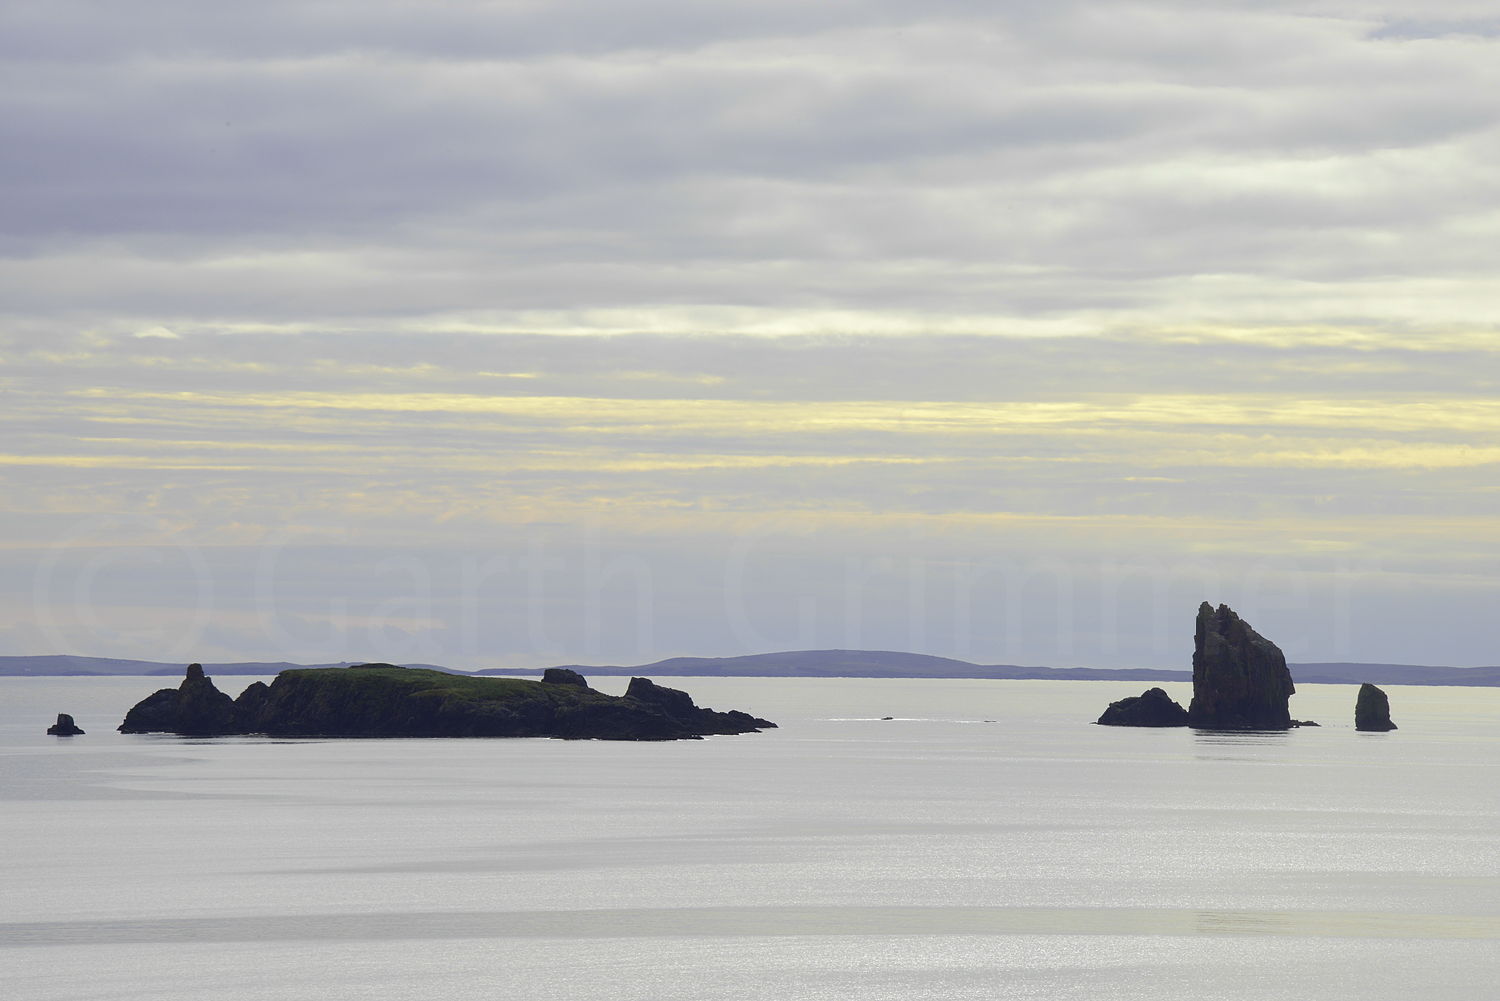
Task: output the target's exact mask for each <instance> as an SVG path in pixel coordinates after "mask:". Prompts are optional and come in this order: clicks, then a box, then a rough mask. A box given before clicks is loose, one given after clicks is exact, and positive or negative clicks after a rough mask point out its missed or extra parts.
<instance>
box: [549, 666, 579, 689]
mask: <svg viewBox="0 0 1500 1001" xmlns="http://www.w3.org/2000/svg"><path fill="white" fill-rule="evenodd" d="M542 684H544V685H577V686H578V687H579V688H587V687H589V683H588V681H587V680H586V679H585V678H584V676H583V675H581V674H579V673H578V672H577V671H571V670H569V669H568V668H566V667H549V668H547V670H545V671H543V672H542Z"/></svg>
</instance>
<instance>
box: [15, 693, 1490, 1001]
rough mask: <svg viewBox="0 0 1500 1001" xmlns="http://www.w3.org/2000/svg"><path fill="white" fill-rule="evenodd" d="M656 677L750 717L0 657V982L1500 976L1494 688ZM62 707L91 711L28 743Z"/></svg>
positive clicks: (260, 992)
mask: <svg viewBox="0 0 1500 1001" xmlns="http://www.w3.org/2000/svg"><path fill="white" fill-rule="evenodd" d="M250 680H253V679H248V678H224V679H220V683H221V687H222V688H223V689H225V690H226V691H229V692H230V693H231V694H237V693H238V692H239V691H240V689H242V688H243V687H244V685H245V684H247V683H248V682H249V681H250ZM663 680H664V681H665V683H667V684H670V685H673V686H674V687H682V688H685V689H687V690H688V691H689V692H691V693H692V694H693V695H694V697H695V698H696V699H697V701H698V703H699V704H700V705H709V706H712V707H714V708H718V709H730V708H733V709H743V710H747V711H749V712H752V713H755V714H756V715H759V716H765V717H767V718H769V719H773V720H776V721H777V722H778V723H780V724H781V725H782V728H781V729H780V730H774V731H770V732H767V733H764V734H758V735H756V734H752V735H745V736H739V737H720V738H712V739H709V740H705V741H683V742H677V743H667V744H620V743H605V742H563V741H550V740H309V741H278V740H266V739H217V740H188V739H181V738H175V737H161V736H124V735H121V734H118V733H116V732H115V731H114V727H115V726H117V725H118V724H119V722H120V720H121V718H123V716H124V714H125V711H126V709H128V708H129V706H130V705H131V704H133V703H134V702H136V701H137V700H139V699H140V698H142V697H144V696H145V695H147V694H149V693H150V692H151V691H152V690H154V689H155V688H157V687H160V686H161V685H162V684H163V683H164V682H163V681H162V680H160V679H143V678H65V679H32V678H3V679H0V696H3V702H0V835H3V845H4V850H3V852H0V873H3V881H0V887H3V899H0V974H3V980H4V982H5V983H6V985H7V993H8V994H9V996H12V997H18V998H27V999H31V1001H45V999H68V1001H83V999H96V998H97V999H104V998H109V999H124V998H149V999H153V1001H156V999H178V998H181V999H193V1001H200V999H202V998H205V997H214V998H288V999H291V998H296V999H299V1001H303V999H308V998H318V999H333V1001H340V999H364V998H372V999H373V998H403V999H404V998H413V999H427V998H433V999H438V998H441V999H452V998H471V997H492V998H535V999H553V998H556V999H568V1001H577V999H596V998H597V999H609V1001H621V999H637V998H639V999H648V998H649V999H677V998H683V999H686V998H704V999H710V998H711V999H721V998H722V999H728V998H733V999H761V998H764V999H779V1001H780V999H831V998H859V999H885V998H891V999H911V998H945V999H946V998H1028V999H1029V998H1080V999H1082V998H1089V999H1097V998H1150V999H1161V998H1195V999H1213V998H1226V999H1227V998H1233V999H1251V998H1254V999H1257V1001H1260V999H1264V998H1267V997H1276V998H1283V999H1285V998H1292V999H1300V998H1307V999H1314V998H1316V999H1320V1001H1326V999H1331V998H1361V999H1368V998H1391V999H1397V998H1400V999H1408V998H1413V997H1422V998H1465V999H1468V998H1475V999H1478V998H1490V997H1493V996H1495V992H1496V985H1497V984H1500V739H1497V738H1500V726H1497V724H1500V691H1497V690H1493V689H1490V690H1486V689H1458V688H1404V687H1395V686H1393V687H1390V688H1388V689H1387V691H1388V692H1389V693H1390V696H1391V704H1392V714H1393V716H1394V718H1395V719H1396V722H1397V723H1398V724H1399V725H1400V726H1401V729H1400V730H1398V731H1396V732H1395V733H1390V734H1361V733H1357V732H1355V731H1354V729H1353V707H1354V695H1355V689H1354V688H1353V687H1350V686H1317V685H1308V686H1303V688H1302V689H1301V690H1300V691H1299V693H1298V695H1297V696H1296V697H1295V698H1294V699H1293V715H1294V716H1295V717H1297V718H1299V719H1314V720H1317V721H1318V722H1320V723H1322V724H1323V725H1322V727H1320V728H1317V729H1302V730H1295V731H1292V732H1290V733H1286V734H1264V735H1226V734H1207V733H1194V732H1192V731H1189V730H1185V729H1177V730H1161V731H1152V730H1127V729H1116V728H1108V727H1098V726H1093V725H1090V721H1091V720H1093V719H1095V718H1096V717H1097V716H1098V714H1099V713H1100V712H1101V711H1102V710H1103V708H1104V706H1105V705H1106V704H1107V703H1108V702H1110V701H1111V700H1113V699H1117V698H1121V697H1123V696H1125V695H1133V694H1139V692H1140V690H1141V688H1142V687H1144V686H1143V685H1142V684H1140V683H1138V682H1137V683H1130V684H1125V683H1118V682H1066V681H1064V682H1049V681H914V680H899V681H873V680H826V681H825V680H805V679H794V680H787V679H774V680H773V679H755V678H749V679H708V678H689V679H678V680H673V679H663ZM625 683H626V679H609V678H605V679H596V681H595V684H596V687H599V688H601V689H602V690H605V691H610V692H614V693H616V694H618V693H620V692H622V691H623V690H624V685H625ZM1164 687H1167V688H1168V689H1169V691H1170V692H1171V694H1172V695H1173V696H1174V697H1175V698H1178V699H1179V700H1180V701H1182V702H1184V703H1186V701H1187V697H1188V695H1189V692H1188V690H1187V686H1186V685H1178V686H1171V685H1168V686H1164ZM59 712H69V713H72V714H73V715H74V716H75V717H76V718H77V720H78V722H79V725H81V726H82V727H83V728H84V729H85V730H86V731H88V732H87V734H86V735H85V736H82V737H74V738H56V737H48V736H46V735H45V734H44V732H43V731H44V730H45V728H46V727H47V725H49V724H50V723H51V722H52V721H53V719H55V717H56V714H57V713H59ZM884 716H892V717H895V718H894V719H891V720H882V719H881V718H880V717H884Z"/></svg>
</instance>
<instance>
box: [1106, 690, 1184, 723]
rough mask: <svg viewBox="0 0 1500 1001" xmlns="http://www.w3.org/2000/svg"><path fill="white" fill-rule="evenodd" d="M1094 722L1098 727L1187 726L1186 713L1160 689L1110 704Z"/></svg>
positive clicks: (1146, 691)
mask: <svg viewBox="0 0 1500 1001" xmlns="http://www.w3.org/2000/svg"><path fill="white" fill-rule="evenodd" d="M1095 722H1096V723H1098V724H1099V725H1100V726H1187V725H1188V713H1187V710H1186V709H1184V708H1182V706H1181V705H1179V704H1178V703H1176V702H1174V701H1173V700H1172V697H1171V696H1170V695H1168V694H1167V693H1166V692H1164V691H1162V690H1161V689H1160V688H1148V689H1146V690H1145V691H1144V692H1142V693H1141V694H1139V695H1132V696H1131V697H1130V698H1127V699H1121V700H1120V701H1118V702H1111V703H1110V704H1109V708H1108V709H1106V710H1104V715H1103V716H1100V717H1099V718H1098V719H1097V720H1095Z"/></svg>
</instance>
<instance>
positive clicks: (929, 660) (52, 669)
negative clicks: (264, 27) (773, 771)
mask: <svg viewBox="0 0 1500 1001" xmlns="http://www.w3.org/2000/svg"><path fill="white" fill-rule="evenodd" d="M348 666H349V662H347V661H346V662H340V663H337V664H288V663H286V662H284V661H280V662H276V663H262V662H246V663H236V664H204V665H203V670H204V672H205V673H207V674H208V675H210V676H214V675H236V674H259V675H270V674H277V673H279V672H281V671H286V670H290V669H292V668H302V667H348ZM404 666H406V667H422V668H427V669H429V670H433V671H444V672H446V673H448V674H477V675H487V676H519V677H525V676H535V675H539V674H541V673H542V672H541V671H540V670H534V669H527V668H491V669H489V670H485V671H473V672H470V671H459V670H455V669H453V668H450V667H440V666H437V665H434V664H407V665H404ZM566 666H567V667H570V668H571V669H572V670H575V671H577V672H579V673H580V674H582V675H584V676H588V675H596V676H602V677H609V676H627V675H640V676H643V677H653V676H654V677H660V678H673V677H677V678H687V677H722V678H1012V679H1027V678H1030V679H1043V680H1046V679H1052V680H1071V681H1192V680H1193V675H1192V672H1191V671H1165V670H1154V669H1151V668H1121V669H1119V670H1112V669H1109V668H1097V667H1019V666H1017V665H1014V664H990V665H984V664H971V663H969V662H968V661H964V660H953V659H951V658H948V657H933V656H929V655H927V654H920V653H897V652H893V651H884V650H801V651H794V652H790V653H761V654H751V655H749V656H745V657H672V658H670V659H668V660H660V661H657V662H656V663H654V664H643V665H639V666H636V667H618V666H613V665H586V664H569V665H566ZM1288 666H1289V667H1290V668H1291V671H1292V679H1293V680H1294V681H1297V682H1300V683H1302V684H1309V685H1317V684H1326V685H1357V684H1360V683H1361V682H1366V681H1368V682H1370V683H1371V684H1376V685H1466V686H1500V667H1426V666H1422V665H1418V664H1346V663H1337V664H1290V665H1288ZM186 668H187V665H186V664H162V663H157V662H155V661H147V660H116V659H112V658H107V657H69V656H51V657H0V677H27V676H30V677H65V676H78V675H84V676H87V675H161V676H171V677H181V676H182V675H183V673H184V671H185V670H186Z"/></svg>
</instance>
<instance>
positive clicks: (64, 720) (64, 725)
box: [47, 713, 83, 737]
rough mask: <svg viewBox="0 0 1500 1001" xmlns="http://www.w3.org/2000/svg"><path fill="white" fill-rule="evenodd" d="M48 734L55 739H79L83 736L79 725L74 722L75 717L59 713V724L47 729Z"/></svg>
mask: <svg viewBox="0 0 1500 1001" xmlns="http://www.w3.org/2000/svg"><path fill="white" fill-rule="evenodd" d="M47 732H48V733H50V734H52V736H54V737H78V736H82V734H83V731H82V730H80V729H78V724H77V723H74V722H73V717H71V716H69V715H68V714H67V713H58V714H57V722H56V723H54V724H52V725H51V726H49V727H47Z"/></svg>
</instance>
